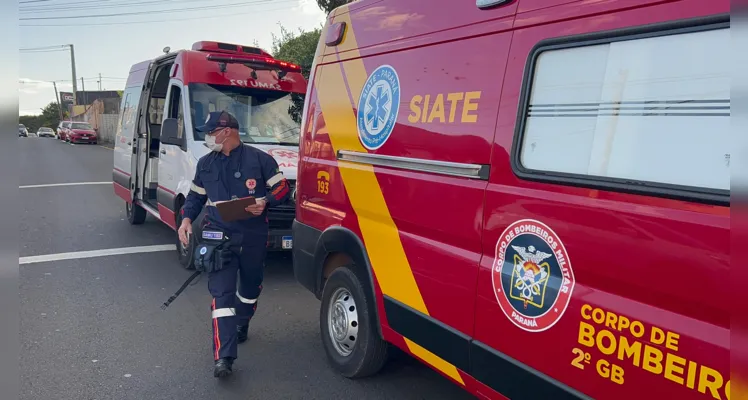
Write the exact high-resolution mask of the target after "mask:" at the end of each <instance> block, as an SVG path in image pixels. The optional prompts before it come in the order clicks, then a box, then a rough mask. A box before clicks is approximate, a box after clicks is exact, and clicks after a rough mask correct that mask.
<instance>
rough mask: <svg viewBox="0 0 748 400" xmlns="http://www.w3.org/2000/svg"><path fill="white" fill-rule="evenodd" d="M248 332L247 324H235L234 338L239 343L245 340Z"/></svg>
mask: <svg viewBox="0 0 748 400" xmlns="http://www.w3.org/2000/svg"><path fill="white" fill-rule="evenodd" d="M248 334H249V326H239V325H237V326H236V340H237V342H239V343H244V342H246V341H247V336H248Z"/></svg>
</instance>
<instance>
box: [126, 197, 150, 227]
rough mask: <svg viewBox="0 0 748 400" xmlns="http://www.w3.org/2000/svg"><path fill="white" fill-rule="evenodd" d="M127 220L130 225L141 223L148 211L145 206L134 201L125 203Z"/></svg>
mask: <svg viewBox="0 0 748 400" xmlns="http://www.w3.org/2000/svg"><path fill="white" fill-rule="evenodd" d="M125 211H126V212H127V221H128V222H130V225H140V224H142V223H143V222H145V217H146V211H145V209H144V208H143V207H141V206H139V205H137V204H135V203H134V202H133V203H125Z"/></svg>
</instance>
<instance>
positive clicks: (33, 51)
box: [19, 49, 68, 54]
mask: <svg viewBox="0 0 748 400" xmlns="http://www.w3.org/2000/svg"><path fill="white" fill-rule="evenodd" d="M63 51H64V52H67V51H68V49H57V50H54V49H48V50H20V51H19V52H20V53H23V54H34V53H57V52H63Z"/></svg>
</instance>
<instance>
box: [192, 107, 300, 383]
mask: <svg viewBox="0 0 748 400" xmlns="http://www.w3.org/2000/svg"><path fill="white" fill-rule="evenodd" d="M196 130H197V131H199V132H203V133H204V134H205V145H206V146H207V147H208V148H210V149H211V150H212V151H211V152H210V153H208V154H207V155H205V156H203V157H202V158H200V160H199V161H198V162H197V170H196V172H195V179H194V180H193V182H192V186H191V188H190V192H189V194H188V195H187V199H186V201H185V204H184V209H183V211H182V213H183V214H182V216H183V218H184V219H183V220H182V224H181V226H180V227H179V229H178V233H179V239H180V240H181V241H182V243H185V245H187V243H188V237H187V234H188V233H189V234H192V222H193V221H194V220H195V218H197V216H198V214H200V211H201V210H202V208H203V205H207V207H206V216H205V220H204V221H203V222H202V223H201V230H202V229H206V230H210V228H218V229H221V230H223V231H225V232H227V233H228V234H230V235H234V237H237V236H239V235H241V254H240V255H239V263H238V264H239V267H238V269H239V274H238V275H239V278H238V279H239V285H238V286H237V268H228V269H221V270H219V271H216V272H211V273H210V274H209V277H208V288H209V290H210V294H211V295H212V296H213V302H212V305H211V310H212V317H213V357H214V361H215V366H214V371H213V375H214V376H215V377H224V376H228V375H230V374H231V372H232V364H233V361H234V359H236V357H237V349H236V346H237V343H241V342H244V341H245V340H247V330H248V325H249V320H250V319H251V318H252V316H253V315H254V312H255V310H256V307H257V299H258V297H259V295H260V291H261V290H262V279H263V267H264V261H265V252H266V246H267V240H268V220H267V207H269V206H270V207H272V206H274V205H276V204H279V203H281V202H283V201H285V200H286V199H287V198H288V197H289V185H288V182H287V181H286V179H285V178H284V177H283V174H282V173H281V172H280V169H279V168H278V164H277V163H276V161H275V160H274V159H273V157H271V156H270V155H269V154H267V153H265V152H263V151H261V150H258V149H255V148H254V147H251V146H246V145H244V143H242V141H241V138H240V137H239V123H238V122H237V120H236V118H234V116H233V115H231V114H230V113H228V112H226V111H216V112H211V113H210V114H209V115H208V118H207V120H206V121H205V125H203V126H200V127H197V128H196ZM248 196H253V197H255V198H256V203H255V204H254V205H251V206H248V207H247V208H246V209H245V210H246V211H247V218H246V219H243V220H240V221H233V222H224V221H222V220H221V218H220V216H219V214H218V210H217V209H216V207H215V206H213V205H214V203H215V202H218V201H225V200H231V199H232V198H242V197H248ZM196 239H199V238H196Z"/></svg>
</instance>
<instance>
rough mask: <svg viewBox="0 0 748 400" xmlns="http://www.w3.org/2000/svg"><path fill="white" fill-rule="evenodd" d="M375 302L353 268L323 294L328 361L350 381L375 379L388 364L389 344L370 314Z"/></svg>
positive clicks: (322, 325) (329, 282)
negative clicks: (371, 304)
mask: <svg viewBox="0 0 748 400" xmlns="http://www.w3.org/2000/svg"><path fill="white" fill-rule="evenodd" d="M373 301H374V299H371V298H369V296H367V292H366V291H365V289H364V287H363V285H362V284H361V280H360V279H359V278H358V277H357V276H356V274H355V273H354V272H353V271H352V270H351V269H349V268H346V267H342V268H338V269H337V270H335V271H334V272H333V273H332V275H330V277H329V278H328V279H327V282H326V283H325V288H324V290H323V291H322V305H321V307H320V331H321V333H322V344H323V346H324V348H325V353H326V354H327V359H328V361H329V362H330V364H332V366H333V367H334V368H335V369H336V370H337V371H338V372H339V373H340V374H341V375H343V376H345V377H346V378H363V377H366V376H370V375H374V374H376V373H377V372H379V370H380V369H382V367H383V366H384V364H385V363H386V362H387V351H388V347H389V346H388V345H387V342H385V341H384V340H382V338H381V337H380V336H379V333H378V331H377V326H376V323H377V319H376V318H375V316H374V315H371V314H370V313H369V304H370V302H373Z"/></svg>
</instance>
